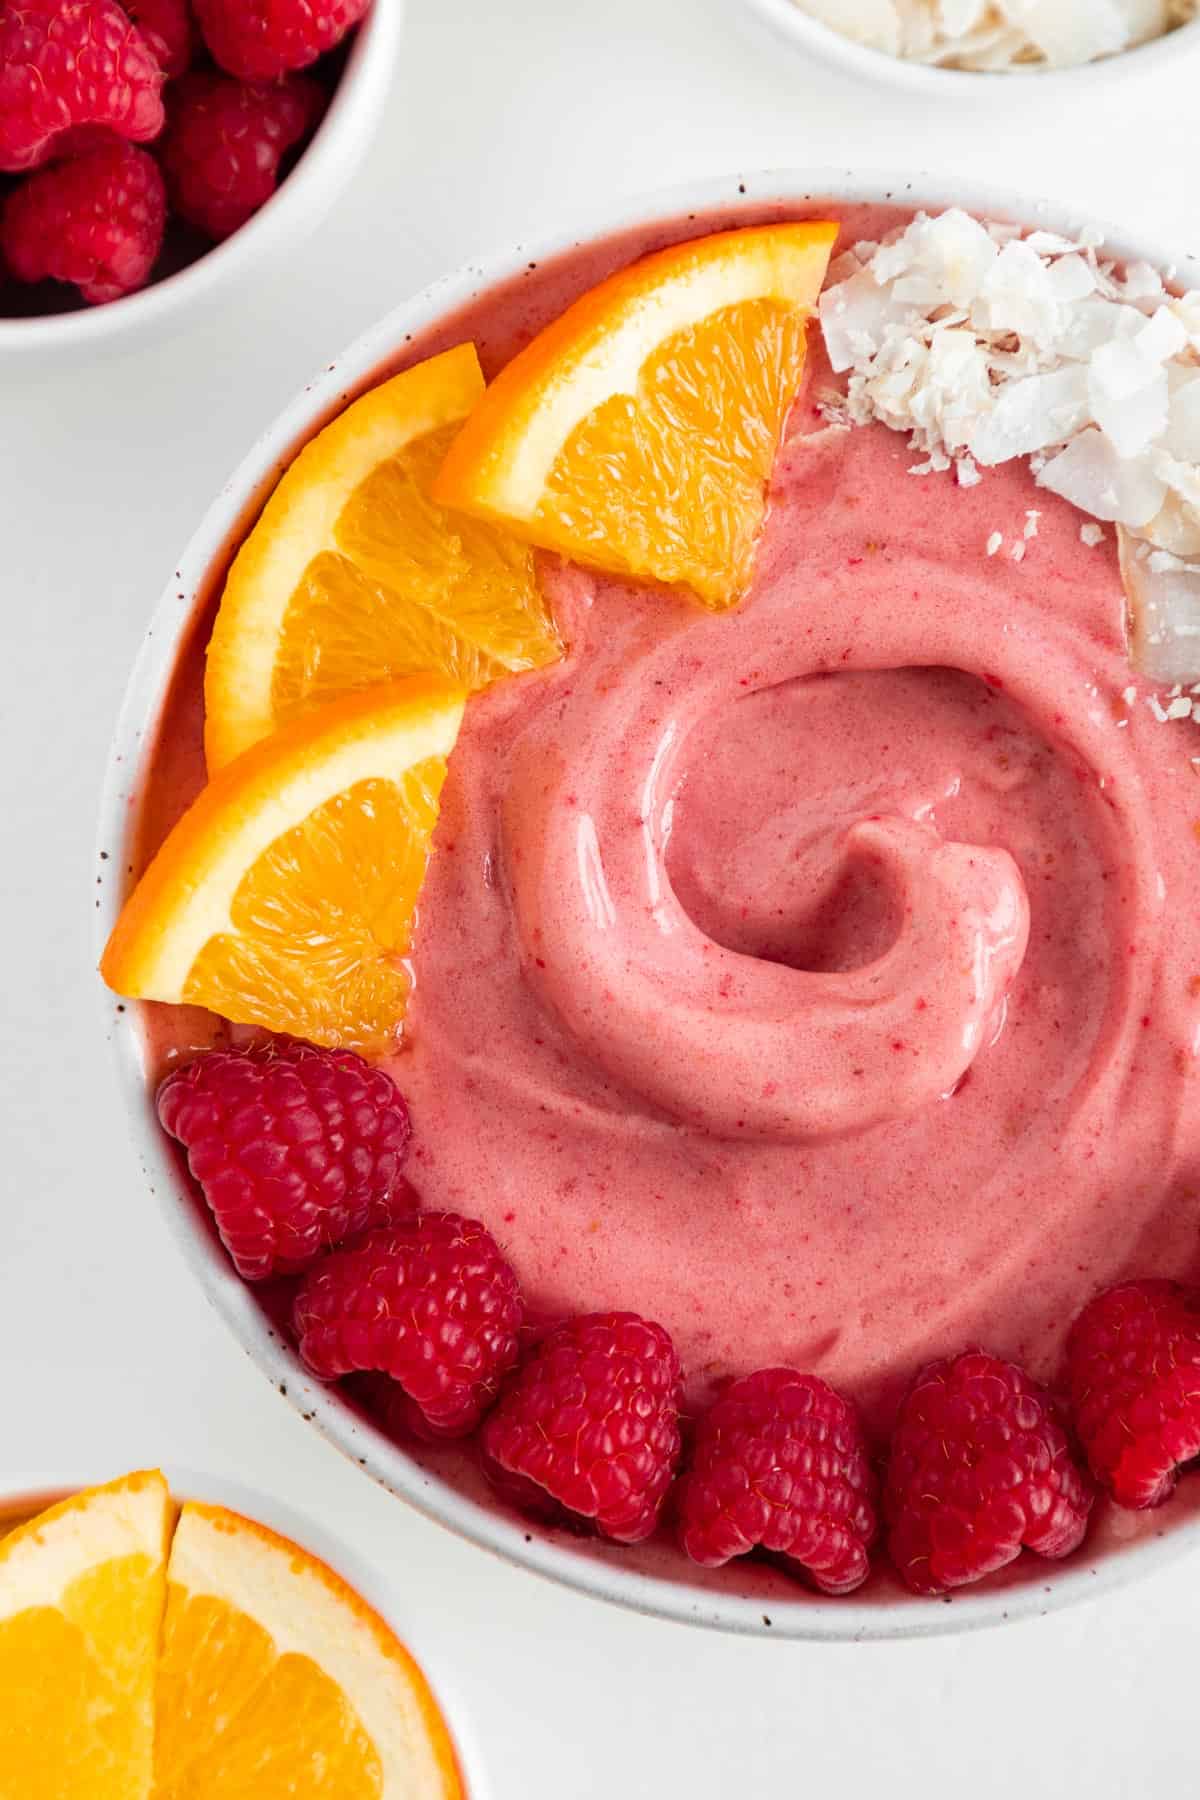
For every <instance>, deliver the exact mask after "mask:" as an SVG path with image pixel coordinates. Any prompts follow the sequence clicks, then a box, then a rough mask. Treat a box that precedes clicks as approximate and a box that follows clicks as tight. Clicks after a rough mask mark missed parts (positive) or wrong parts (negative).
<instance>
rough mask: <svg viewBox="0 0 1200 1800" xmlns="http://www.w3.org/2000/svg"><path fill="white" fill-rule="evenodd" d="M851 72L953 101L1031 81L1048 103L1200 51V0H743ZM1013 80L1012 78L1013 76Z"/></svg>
mask: <svg viewBox="0 0 1200 1800" xmlns="http://www.w3.org/2000/svg"><path fill="white" fill-rule="evenodd" d="M737 4H738V6H739V7H740V9H741V10H742V11H743V12H748V13H749V14H750V15H751V16H752V17H754V18H757V19H758V20H759V21H760V22H761V23H762V24H763V25H766V26H767V27H769V28H770V29H771V30H772V31H773V32H774V33H775V35H776V36H777V37H780V38H783V39H785V40H786V41H787V42H789V43H790V44H792V45H793V47H794V48H796V49H797V50H801V51H806V52H808V53H809V54H811V55H813V56H817V57H820V58H821V59H822V60H823V61H824V62H826V63H830V64H832V65H834V66H835V67H838V68H841V69H843V70H845V71H846V72H847V73H850V74H857V75H861V76H865V77H867V78H868V79H871V80H874V81H886V82H888V83H890V84H891V85H893V86H898V87H904V88H907V89H909V90H910V91H916V92H923V93H926V94H929V93H936V94H938V95H939V96H940V97H941V98H943V99H945V98H947V97H949V96H951V95H953V93H954V92H955V91H957V92H958V93H959V94H960V95H962V96H963V97H970V98H973V99H978V98H980V97H981V96H983V95H984V94H986V93H988V92H989V91H991V92H992V93H996V92H1000V91H1003V90H1004V89H1005V88H1009V89H1010V91H1011V83H1012V80H1013V79H1020V81H1021V88H1022V91H1023V92H1024V93H1025V94H1026V95H1028V94H1029V92H1030V84H1031V83H1035V85H1036V90H1037V92H1039V93H1041V94H1042V95H1043V96H1044V97H1049V96H1050V94H1051V93H1054V92H1057V93H1059V94H1062V93H1064V91H1066V90H1076V91H1080V90H1083V91H1088V92H1090V91H1091V89H1092V88H1093V87H1094V86H1095V85H1097V84H1098V83H1100V82H1103V81H1111V80H1114V79H1118V78H1120V79H1124V78H1126V77H1128V76H1131V75H1134V74H1141V75H1150V74H1153V73H1154V72H1155V71H1156V70H1158V71H1163V70H1165V69H1167V68H1171V67H1174V66H1175V65H1176V63H1177V61H1178V59H1179V57H1180V56H1184V55H1188V54H1192V55H1196V54H1200V0H737ZM1006 78H1008V79H1006Z"/></svg>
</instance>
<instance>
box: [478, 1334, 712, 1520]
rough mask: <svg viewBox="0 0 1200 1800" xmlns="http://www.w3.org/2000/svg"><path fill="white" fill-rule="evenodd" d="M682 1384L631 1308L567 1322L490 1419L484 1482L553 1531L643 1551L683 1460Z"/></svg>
mask: <svg viewBox="0 0 1200 1800" xmlns="http://www.w3.org/2000/svg"><path fill="white" fill-rule="evenodd" d="M681 1387H682V1383H681V1380H680V1372H679V1358H678V1356H677V1355H676V1354H675V1346H674V1345H673V1344H672V1342H671V1339H670V1338H669V1336H668V1335H667V1333H666V1332H665V1331H664V1330H663V1328H662V1326H661V1325H656V1324H654V1323H653V1322H652V1321H651V1320H649V1319H643V1318H639V1316H638V1314H637V1313H629V1312H615V1313H586V1314H583V1315H582V1316H580V1317H578V1318H574V1319H565V1320H564V1321H563V1322H562V1324H561V1325H556V1326H555V1327H554V1329H553V1330H552V1331H550V1332H549V1333H548V1334H547V1335H546V1336H545V1337H544V1338H543V1339H542V1340H541V1342H540V1343H539V1344H538V1346H537V1348H536V1349H535V1350H534V1351H533V1353H532V1355H531V1356H530V1357H529V1359H528V1361H527V1362H525V1363H524V1364H523V1365H522V1367H521V1368H520V1369H519V1370H518V1372H517V1374H516V1375H515V1376H514V1377H513V1379H512V1381H511V1382H510V1383H509V1384H508V1386H507V1387H506V1388H505V1390H504V1392H503V1393H502V1394H501V1396H500V1400H499V1403H498V1405H497V1406H496V1407H495V1408H494V1409H493V1410H492V1412H491V1413H490V1414H489V1415H488V1417H487V1419H486V1420H485V1422H484V1427H483V1437H482V1440H481V1445H482V1452H483V1466H484V1469H485V1470H486V1472H487V1476H488V1479H489V1480H490V1481H491V1482H492V1485H493V1486H494V1487H495V1488H496V1490H497V1492H498V1493H499V1494H501V1495H502V1496H503V1498H504V1499H506V1500H508V1501H509V1502H510V1503H511V1504H512V1505H513V1506H516V1507H518V1508H520V1510H521V1511H522V1512H528V1513H530V1514H531V1515H532V1516H533V1517H535V1518H540V1519H544V1520H545V1521H546V1522H547V1523H549V1524H553V1525H567V1526H569V1527H570V1528H571V1529H572V1530H576V1531H596V1532H598V1533H599V1534H600V1535H601V1536H602V1537H608V1538H613V1539H615V1541H616V1542H617V1543H621V1544H637V1543H640V1542H641V1541H642V1539H643V1538H647V1537H649V1536H650V1534H651V1532H652V1531H653V1530H654V1527H655V1526H656V1525H657V1523H658V1518H659V1514H660V1512H661V1511H662V1506H663V1502H664V1500H665V1499H666V1497H667V1490H668V1488H669V1487H670V1485H671V1481H672V1478H673V1476H674V1473H675V1467H676V1464H677V1463H678V1461H679V1453H680V1448H681V1438H680V1431H679V1402H680V1394H681Z"/></svg>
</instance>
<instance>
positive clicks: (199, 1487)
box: [0, 1464, 492, 1800]
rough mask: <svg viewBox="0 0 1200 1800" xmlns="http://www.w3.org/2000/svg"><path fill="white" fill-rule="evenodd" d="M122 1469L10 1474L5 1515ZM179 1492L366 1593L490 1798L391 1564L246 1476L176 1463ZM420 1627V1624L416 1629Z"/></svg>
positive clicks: (449, 1683)
mask: <svg viewBox="0 0 1200 1800" xmlns="http://www.w3.org/2000/svg"><path fill="white" fill-rule="evenodd" d="M116 1473H117V1471H111V1470H110V1471H104V1470H101V1471H100V1472H97V1471H96V1470H94V1469H93V1470H85V1471H83V1472H81V1471H80V1470H79V1469H76V1468H56V1469H49V1470H47V1469H41V1470H37V1471H35V1472H34V1473H32V1474H25V1475H20V1474H18V1475H16V1476H13V1477H11V1478H10V1477H7V1476H6V1477H5V1482H4V1491H3V1493H0V1519H4V1518H8V1519H12V1518H14V1517H20V1516H23V1515H25V1514H30V1513H34V1512H40V1511H41V1510H42V1508H43V1507H46V1506H51V1505H53V1504H54V1502H55V1501H56V1500H62V1499H65V1498H66V1497H67V1496H68V1495H69V1494H77V1493H78V1492H79V1491H80V1489H81V1488H85V1487H92V1486H94V1485H95V1484H96V1483H97V1482H100V1481H111V1480H113V1479H114V1476H115V1474H116ZM163 1474H164V1475H165V1476H166V1478H167V1482H168V1484H169V1486H170V1489H171V1492H172V1494H173V1495H174V1496H175V1498H176V1499H177V1500H206V1501H207V1502H208V1503H209V1504H210V1505H212V1506H228V1507H229V1508H231V1510H232V1511H234V1512H238V1513H241V1514H242V1515H243V1517H245V1518H247V1519H257V1520H258V1522H259V1524H261V1525H266V1526H267V1527H268V1529H269V1530H271V1531H277V1532H278V1533H279V1534H280V1536H281V1537H286V1538H290V1539H291V1541H292V1542H293V1543H294V1544H299V1545H300V1546H301V1548H302V1549H305V1550H309V1551H311V1552H312V1554H313V1555H314V1556H318V1557H320V1559H321V1561H322V1562H323V1563H327V1564H328V1565H329V1567H330V1568H331V1569H333V1570H334V1572H335V1573H336V1574H338V1575H340V1576H341V1577H342V1579H343V1581H346V1582H348V1583H349V1585H350V1586H351V1587H352V1588H353V1589H354V1591H355V1593H357V1594H361V1595H362V1597H363V1599H364V1600H366V1602H367V1603H368V1605H370V1606H373V1607H374V1608H375V1611H376V1612H377V1613H378V1614H379V1615H380V1617H381V1618H383V1619H384V1620H386V1622H387V1623H388V1624H389V1625H390V1626H391V1628H392V1630H393V1631H394V1632H395V1633H396V1635H397V1637H398V1638H399V1639H400V1641H401V1643H402V1644H403V1645H404V1646H405V1648H406V1649H407V1650H409V1651H410V1652H411V1654H412V1656H413V1657H414V1659H415V1660H416V1663H417V1665H418V1667H419V1668H420V1670H421V1672H422V1674H423V1675H424V1676H425V1679H426V1680H427V1681H428V1683H429V1685H430V1687H431V1688H432V1689H433V1693H434V1697H435V1698H436V1700H437V1702H438V1705H439V1707H440V1708H441V1711H442V1714H443V1716H444V1717H445V1720H446V1723H447V1725H448V1726H449V1728H450V1735H451V1737H452V1738H453V1740H454V1748H455V1750H456V1752H457V1753H458V1764H459V1769H460V1771H461V1773H462V1777H463V1785H464V1787H465V1789H466V1793H467V1800H490V1796H491V1793H492V1789H491V1787H490V1785H489V1784H488V1783H487V1780H486V1775H485V1770H484V1764H483V1759H482V1758H481V1755H480V1749H479V1745H478V1744H477V1743H476V1741H475V1738H474V1736H473V1734H472V1732H471V1728H470V1726H469V1725H468V1724H466V1723H465V1722H464V1718H463V1710H462V1706H461V1704H460V1703H459V1700H458V1696H457V1694H456V1692H455V1687H454V1680H453V1676H452V1675H451V1674H449V1673H448V1671H446V1670H445V1669H444V1668H443V1667H442V1666H441V1664H440V1662H438V1660H437V1659H433V1660H431V1659H430V1657H429V1656H428V1654H427V1652H426V1651H425V1650H424V1649H423V1647H422V1645H421V1641H420V1629H419V1626H417V1625H416V1622H415V1621H414V1620H412V1619H411V1618H410V1617H409V1615H408V1613H407V1610H406V1608H405V1606H404V1604H403V1601H402V1600H401V1599H400V1596H399V1592H398V1584H397V1583H396V1581H394V1580H393V1578H392V1576H391V1574H390V1573H389V1572H388V1571H387V1570H386V1569H381V1568H375V1567H373V1566H372V1565H371V1564H370V1563H367V1562H365V1561H364V1560H363V1559H362V1558H361V1557H359V1556H357V1555H356V1554H355V1553H354V1552H353V1551H352V1550H350V1549H348V1548H347V1546H346V1545H345V1544H344V1543H343V1542H342V1540H341V1539H340V1538H338V1537H335V1536H334V1535H333V1533H332V1532H330V1531H327V1530H325V1528H324V1527H323V1526H321V1525H318V1524H317V1523H316V1521H315V1520H314V1519H312V1518H310V1517H309V1515H308V1514H307V1513H303V1512H298V1511H297V1510H296V1508H295V1507H293V1506H291V1505H289V1504H288V1503H287V1502H286V1501H284V1500H280V1499H279V1498H278V1497H277V1496H275V1495H273V1494H264V1493H263V1492H262V1490H261V1489H259V1488H253V1487H244V1486H243V1485H242V1483H241V1482H240V1481H227V1480H225V1479H224V1478H223V1477H221V1476H217V1475H208V1474H201V1473H200V1472H199V1471H198V1470H195V1469H189V1468H181V1467H179V1466H177V1465H174V1464H170V1465H167V1466H165V1467H164V1468H163ZM414 1626H415V1627H416V1628H415V1630H414Z"/></svg>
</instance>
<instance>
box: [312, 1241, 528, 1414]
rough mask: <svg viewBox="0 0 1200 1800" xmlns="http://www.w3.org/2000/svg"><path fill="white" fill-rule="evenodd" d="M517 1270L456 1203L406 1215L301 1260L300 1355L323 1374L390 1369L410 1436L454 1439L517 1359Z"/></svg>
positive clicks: (327, 1376) (325, 1376)
mask: <svg viewBox="0 0 1200 1800" xmlns="http://www.w3.org/2000/svg"><path fill="white" fill-rule="evenodd" d="M522 1317H523V1308H522V1305H521V1293H520V1289H519V1288H518V1286H517V1278H516V1276H515V1275H514V1274H513V1272H512V1269H511V1268H510V1267H509V1264H508V1263H507V1261H506V1260H505V1258H504V1256H503V1255H502V1253H501V1251H500V1249H499V1247H498V1245H497V1244H496V1241H495V1239H494V1238H493V1237H492V1235H491V1233H490V1232H488V1231H486V1230H485V1229H484V1227H483V1226H482V1225H479V1224H477V1223H476V1222H475V1220H474V1219H462V1218H459V1216H458V1214H457V1213H417V1214H416V1215H415V1216H414V1217H412V1218H410V1219H402V1220H401V1221H400V1222H399V1223H398V1224H396V1225H392V1226H388V1227H386V1228H385V1229H384V1230H382V1231H374V1232H372V1233H371V1235H370V1236H369V1237H367V1238H364V1239H363V1241H362V1242H361V1243H359V1244H356V1245H355V1246H354V1247H353V1248H351V1249H347V1250H341V1251H338V1252H336V1253H335V1254H334V1255H332V1256H327V1257H326V1258H325V1260H324V1261H323V1262H321V1263H319V1264H318V1265H317V1267H316V1268H315V1269H310V1270H309V1272H308V1274H307V1275H306V1276H305V1279H304V1285H303V1287H302V1288H301V1290H300V1292H299V1294H298V1295H297V1296H296V1308H295V1325H296V1331H297V1333H298V1335H299V1338H300V1354H301V1356H302V1357H303V1358H304V1360H305V1362H306V1363H307V1364H308V1366H309V1368H310V1369H311V1370H312V1371H313V1373H314V1374H315V1375H319V1376H320V1377H321V1378H322V1379H323V1380H325V1381H332V1380H334V1379H336V1377H337V1376H339V1375H348V1374H350V1373H351V1372H353V1371H356V1370H363V1369H373V1370H377V1371H379V1372H380V1373H381V1374H384V1375H389V1376H390V1377H391V1379H392V1380H393V1381H394V1382H396V1383H397V1384H398V1386H399V1387H400V1389H402V1390H403V1393H404V1395H406V1396H407V1398H408V1400H409V1401H410V1402H411V1403H412V1404H411V1407H410V1408H407V1409H402V1412H403V1413H404V1416H405V1418H406V1422H407V1423H408V1424H409V1425H410V1426H411V1427H413V1428H415V1429H416V1430H417V1431H418V1432H419V1433H420V1435H421V1436H432V1437H465V1436H466V1434H467V1433H468V1432H469V1431H474V1429H475V1427H476V1425H478V1423H479V1421H480V1419H481V1418H482V1416H483V1414H484V1412H485V1411H486V1410H487V1408H488V1407H489V1406H490V1405H491V1404H492V1401H493V1400H494V1399H495V1397H496V1394H497V1393H498V1391H499V1388H500V1383H501V1381H502V1379H503V1378H504V1376H505V1375H506V1374H507V1373H508V1371H509V1369H511V1368H512V1366H513V1364H514V1363H515V1362H516V1360H517V1351H518V1345H519V1339H518V1333H519V1331H520V1329H521V1320H522Z"/></svg>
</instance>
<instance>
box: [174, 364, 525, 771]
mask: <svg viewBox="0 0 1200 1800" xmlns="http://www.w3.org/2000/svg"><path fill="white" fill-rule="evenodd" d="M482 392H483V375H482V372H481V371H480V367H479V358H478V357H477V356H476V354H475V349H474V346H473V345H471V344H460V345H459V346H458V347H457V348H456V349H453V350H447V351H446V352H444V354H442V355H441V356H434V357H430V358H429V359H428V361H426V362H423V363H418V364H417V366H416V367H415V368H412V369H407V370H405V372H404V373H403V374H402V375H396V376H394V377H393V378H392V379H391V380H390V381H385V382H383V383H381V384H380V386H379V387H376V388H372V389H371V391H370V392H369V393H367V394H364V395H363V397H362V398H361V399H360V400H356V401H355V402H354V404H353V405H352V406H349V407H347V409H346V411H345V412H343V413H341V414H340V415H339V416H338V417H337V418H336V419H334V420H333V422H332V423H331V424H329V425H327V426H326V427H325V429H324V431H322V432H321V433H319V435H318V436H317V437H315V438H314V439H313V441H312V442H311V443H310V444H308V445H307V446H306V447H305V448H304V449H303V450H302V451H301V452H300V454H299V456H298V457H297V458H296V460H295V462H293V464H292V465H291V467H290V468H289V469H288V471H287V473H286V474H285V475H284V477H283V479H282V480H281V481H280V483H279V485H278V487H277V488H276V489H275V492H274V493H273V494H272V496H271V498H270V499H269V500H268V501H267V504H266V506H265V507H264V509H263V512H262V516H261V517H260V519H259V521H258V523H257V525H255V527H254V529H253V531H252V532H251V533H250V536H249V537H248V538H247V540H246V542H245V543H244V544H243V546H242V548H241V550H240V552H239V553H238V556H237V558H236V560H235V562H234V564H233V567H232V569H231V570H230V573H229V579H228V581H227V582H226V584H225V592H224V594H223V596H222V599H221V607H220V611H219V613H218V615H217V621H216V625H215V626H214V628H213V634H212V640H211V642H210V644H209V647H208V664H207V671H206V675H205V684H204V701H205V736H204V743H205V751H206V753H207V756H208V766H209V772H210V773H215V772H216V771H217V770H218V769H220V768H222V767H223V766H224V765H225V763H227V762H229V761H230V760H231V759H232V758H233V757H234V756H237V755H239V754H240V753H241V752H242V751H243V750H246V749H248V748H249V746H250V745H251V744H253V743H256V742H257V741H258V739H259V738H263V737H266V736H268V735H269V734H270V733H271V732H272V731H274V730H276V729H277V728H278V726H279V725H280V724H282V723H285V722H286V721H287V720H289V719H291V718H293V717H295V716H296V715H297V714H298V713H300V712H301V711H303V710H304V709H305V708H307V707H310V706H312V705H314V704H318V703H320V702H321V701H324V700H330V699H332V698H334V697H335V696H336V695H339V694H344V693H347V692H349V691H351V690H354V689H358V688H363V687H367V686H370V685H372V684H373V683H375V682H380V681H389V680H394V679H396V678H398V677H400V676H404V675H412V674H417V673H422V672H426V671H429V672H432V673H434V674H438V675H442V676H445V677H446V678H447V679H448V680H450V681H452V682H454V683H455V684H456V685H457V686H459V687H462V688H464V689H467V690H468V691H469V690H471V689H474V688H479V687H483V686H485V685H486V684H487V683H488V682H490V681H493V680H495V679H496V677H497V676H499V675H503V674H505V673H506V672H510V671H515V670H521V669H531V668H536V667H538V666H540V665H541V664H543V663H547V662H552V661H553V660H554V659H555V658H556V657H557V656H559V655H560V654H561V645H560V643H559V640H558V637H557V635H556V633H555V630H554V624H553V621H552V620H551V618H550V615H549V613H548V612H547V610H546V606H545V603H544V601H543V599H542V596H541V592H540V590H539V588H538V584H537V579H536V576H535V572H534V563H533V556H532V553H531V551H530V550H529V549H528V547H527V546H526V545H524V544H520V543H517V542H516V541H515V540H514V539H513V538H511V537H510V536H508V535H507V534H506V533H502V532H499V531H496V530H494V529H493V528H492V527H491V526H487V525H480V524H479V523H478V522H477V521H475V520H473V519H470V518H466V517H459V518H452V517H451V516H450V515H449V514H448V513H447V512H446V511H445V510H444V509H443V508H442V507H440V506H436V505H434V503H433V502H432V501H431V500H430V498H429V490H430V486H431V483H432V480H433V477H434V474H435V473H436V471H437V469H438V467H439V465H440V463H441V461H442V458H443V456H444V454H445V451H446V448H447V446H448V444H449V442H450V440H451V438H452V437H453V436H454V434H455V432H456V431H457V429H458V427H459V425H460V424H461V422H462V420H463V419H464V418H465V417H466V415H467V413H468V412H469V411H470V409H471V407H472V406H473V405H474V404H475V402H476V401H477V400H478V398H479V396H480V394H481V393H482Z"/></svg>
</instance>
